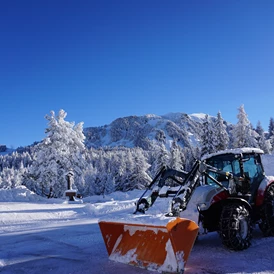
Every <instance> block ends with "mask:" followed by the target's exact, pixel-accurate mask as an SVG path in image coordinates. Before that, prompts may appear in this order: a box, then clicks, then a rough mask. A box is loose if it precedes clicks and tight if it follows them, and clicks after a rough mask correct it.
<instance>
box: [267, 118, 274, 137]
mask: <svg viewBox="0 0 274 274" xmlns="http://www.w3.org/2000/svg"><path fill="white" fill-rule="evenodd" d="M273 135H274V119H273V118H272V117H271V118H270V121H269V126H268V139H271V137H272V136H273Z"/></svg>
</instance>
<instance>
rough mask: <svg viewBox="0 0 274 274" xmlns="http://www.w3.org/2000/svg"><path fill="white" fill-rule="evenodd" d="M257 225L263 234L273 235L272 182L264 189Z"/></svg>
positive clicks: (273, 192) (273, 200)
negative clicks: (259, 221)
mask: <svg viewBox="0 0 274 274" xmlns="http://www.w3.org/2000/svg"><path fill="white" fill-rule="evenodd" d="M259 227H260V229H261V231H262V232H263V234H264V236H267V237H268V236H274V184H272V185H271V186H269V187H268V189H267V191H266V195H265V199H264V203H263V206H262V211H261V223H260V224H259Z"/></svg>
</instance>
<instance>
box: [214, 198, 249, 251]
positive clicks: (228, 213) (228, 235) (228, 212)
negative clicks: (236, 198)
mask: <svg viewBox="0 0 274 274" xmlns="http://www.w3.org/2000/svg"><path fill="white" fill-rule="evenodd" d="M252 230H253V229H252V222H251V216H250V212H249V209H248V207H247V206H246V205H245V204H243V203H232V204H228V205H225V206H224V207H223V210H222V213H221V218H220V231H219V234H220V237H221V239H222V242H223V244H224V245H225V246H226V247H228V248H229V249H232V250H243V249H246V248H248V247H249V246H250V245H251V238H252Z"/></svg>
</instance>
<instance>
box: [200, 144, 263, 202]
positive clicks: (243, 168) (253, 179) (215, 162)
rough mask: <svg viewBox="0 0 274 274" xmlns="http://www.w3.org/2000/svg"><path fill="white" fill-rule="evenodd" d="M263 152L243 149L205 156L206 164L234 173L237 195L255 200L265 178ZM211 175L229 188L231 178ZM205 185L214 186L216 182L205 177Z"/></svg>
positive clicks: (254, 149) (212, 173)
mask: <svg viewBox="0 0 274 274" xmlns="http://www.w3.org/2000/svg"><path fill="white" fill-rule="evenodd" d="M261 154H263V151H262V150H260V149H256V148H243V149H239V148H238V149H231V150H224V151H220V152H218V153H214V154H209V155H206V156H204V158H203V160H204V161H205V162H206V164H208V165H210V166H213V167H215V168H217V169H218V170H223V171H225V172H229V173H232V174H233V176H234V181H235V184H236V189H235V190H236V193H237V195H238V194H239V193H240V194H242V195H245V196H250V197H251V199H253V198H254V196H255V194H256V192H257V189H258V187H259V185H260V183H261V181H262V180H263V178H264V177H265V174H264V169H263V165H262V162H261ZM209 174H210V175H211V176H212V177H213V178H215V179H216V180H217V181H219V182H220V183H221V184H222V185H223V186H224V187H225V188H229V187H230V184H229V178H228V177H226V176H225V175H221V174H217V173H214V172H209ZM204 180H205V182H204V183H205V184H207V185H214V184H215V183H214V181H213V180H212V179H211V178H210V177H209V176H205V178H204Z"/></svg>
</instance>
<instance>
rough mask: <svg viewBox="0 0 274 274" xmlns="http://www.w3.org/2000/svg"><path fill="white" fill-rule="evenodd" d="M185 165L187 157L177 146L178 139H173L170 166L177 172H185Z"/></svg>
mask: <svg viewBox="0 0 274 274" xmlns="http://www.w3.org/2000/svg"><path fill="white" fill-rule="evenodd" d="M184 164H185V157H184V155H183V153H182V148H181V147H180V146H179V145H178V144H177V141H176V139H173V140H172V143H171V147H170V160H169V166H170V167H171V168H173V169H176V170H183V169H184Z"/></svg>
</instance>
